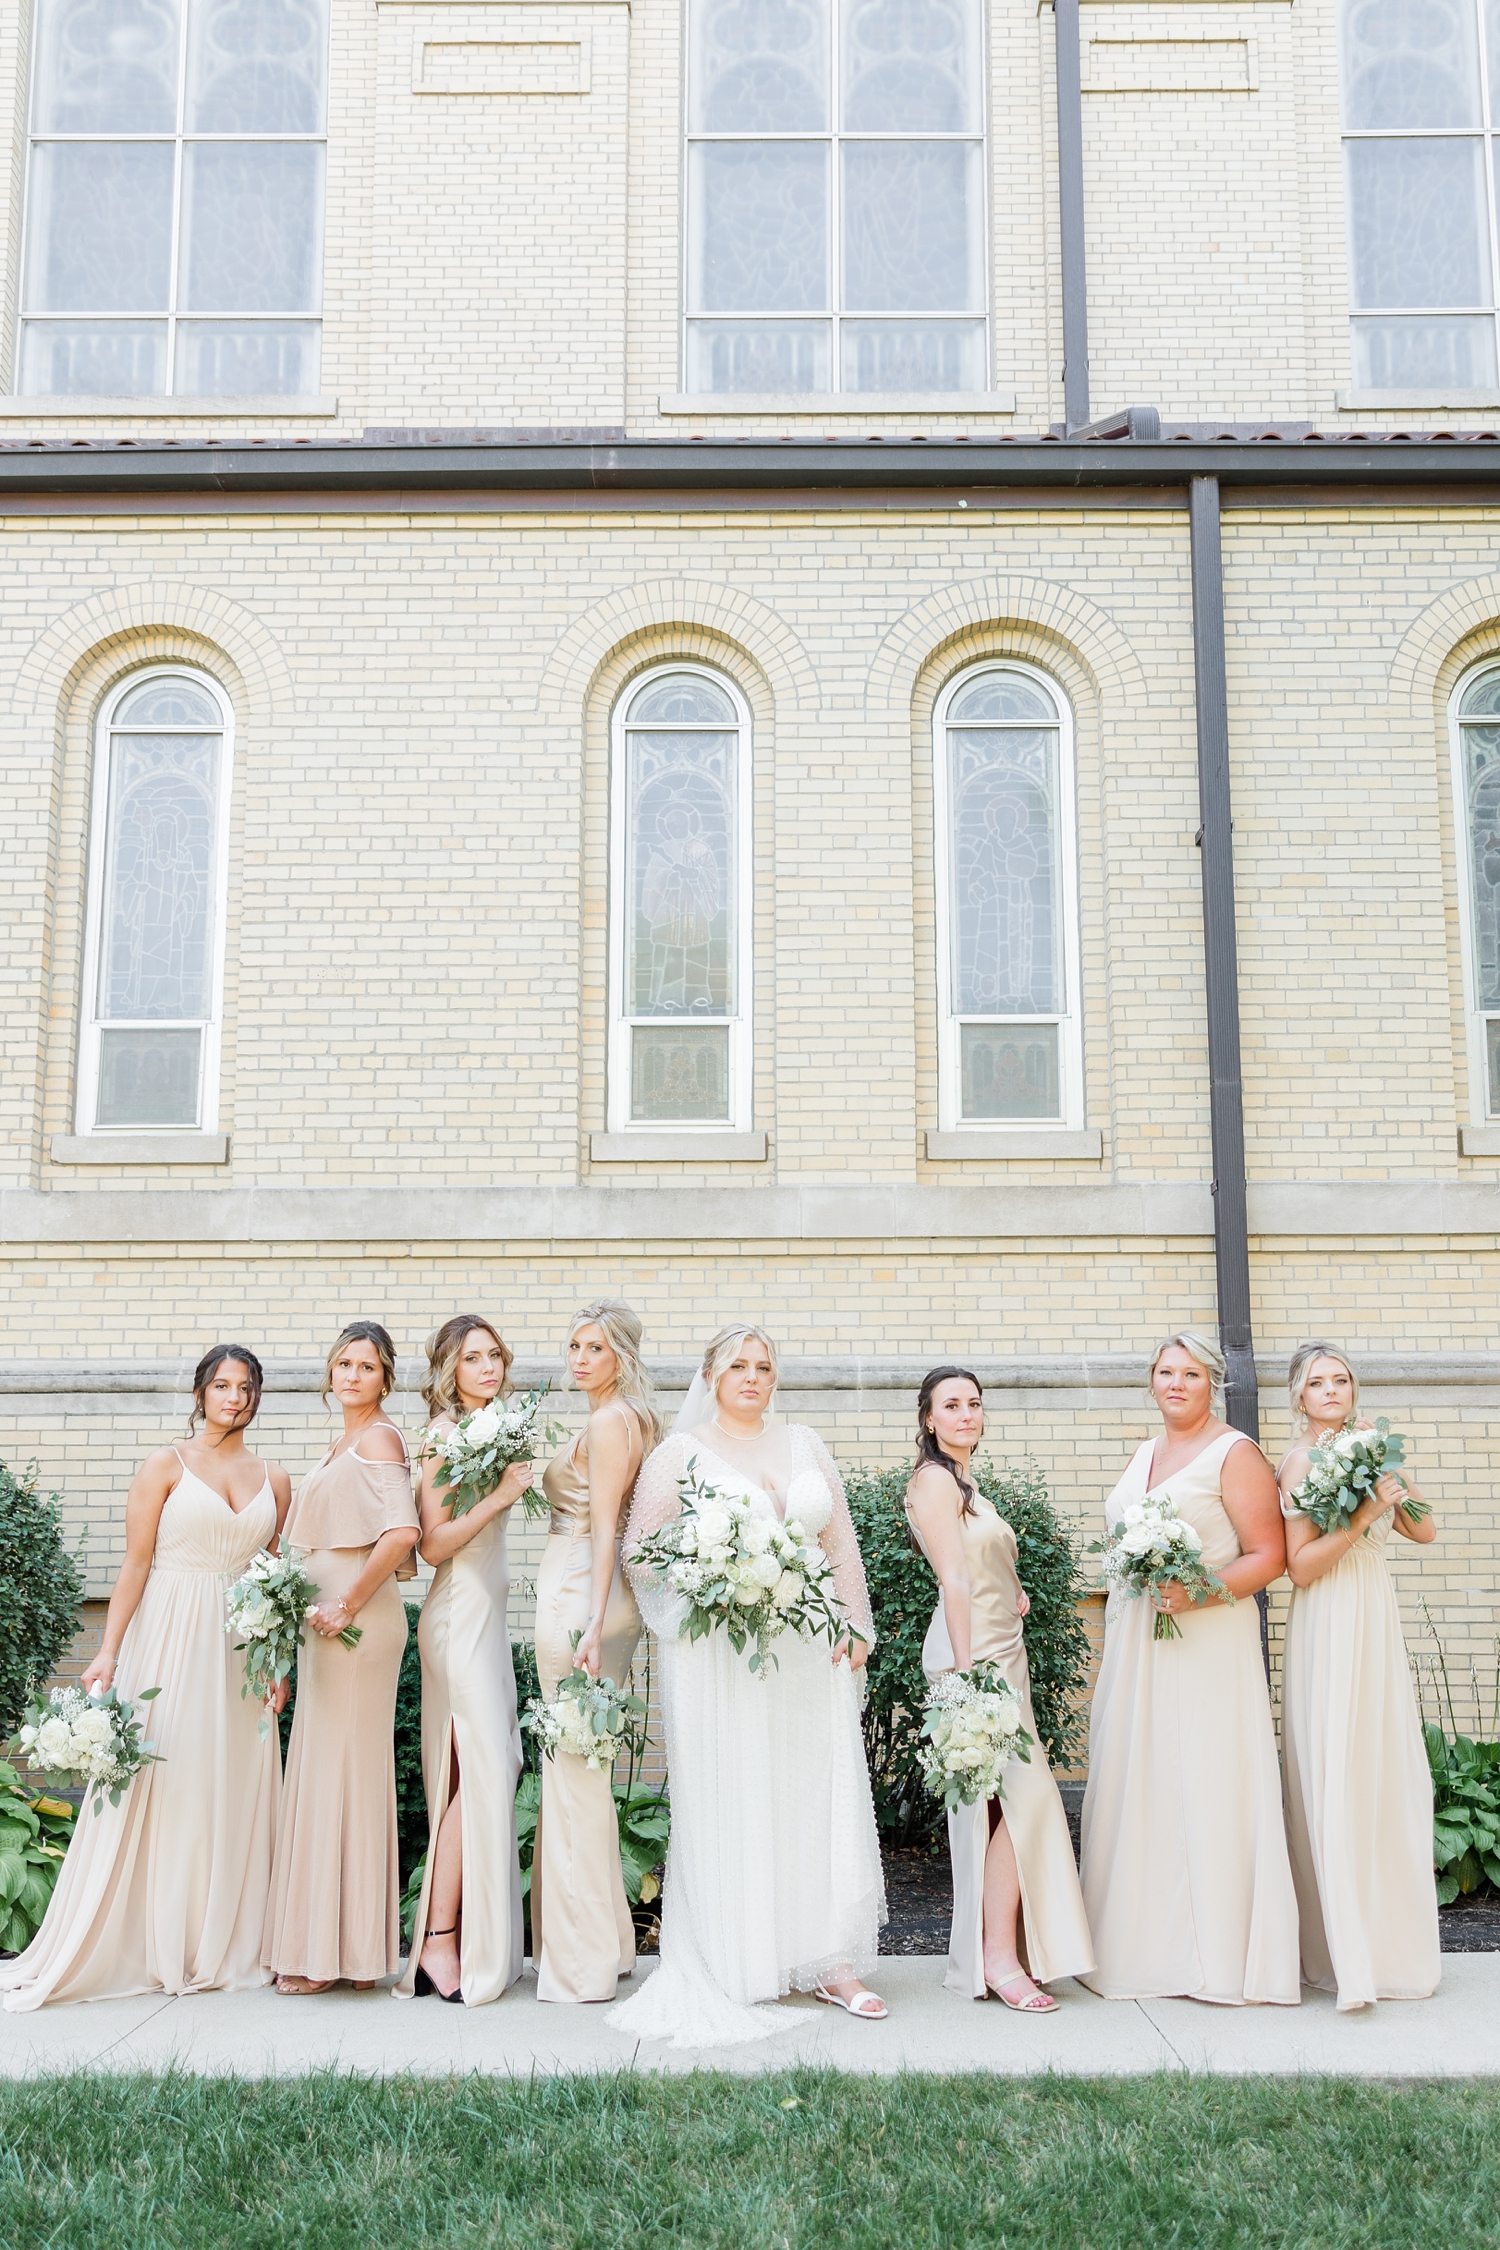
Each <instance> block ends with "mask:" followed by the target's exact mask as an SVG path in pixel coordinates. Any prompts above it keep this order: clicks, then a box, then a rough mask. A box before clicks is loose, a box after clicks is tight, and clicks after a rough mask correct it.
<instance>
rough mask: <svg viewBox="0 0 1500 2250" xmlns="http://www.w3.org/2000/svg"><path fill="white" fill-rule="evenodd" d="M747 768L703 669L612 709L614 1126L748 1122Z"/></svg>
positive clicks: (716, 684)
mask: <svg viewBox="0 0 1500 2250" xmlns="http://www.w3.org/2000/svg"><path fill="white" fill-rule="evenodd" d="M748 761H749V713H748V711H747V710H746V709H745V706H744V704H743V702H742V700H741V698H740V697H739V695H738V693H737V691H736V690H734V689H733V688H732V687H731V686H730V684H729V683H728V681H726V680H725V679H723V678H722V676H721V675H719V674H717V673H714V672H710V671H708V670H706V669H705V668H702V667H696V666H695V667H688V666H678V665H674V666H672V667H671V668H670V669H668V670H664V671H661V672H653V673H651V674H649V675H648V676H647V678H646V679H645V680H644V681H643V682H641V683H640V684H639V685H637V686H636V687H634V688H633V689H632V690H630V691H629V692H628V693H627V694H626V695H625V697H624V698H623V699H622V702H621V705H620V708H619V709H618V711H617V712H616V719H615V744H614V768H615V771H614V838H613V847H614V848H613V853H612V859H613V866H614V892H615V898H616V913H615V945H614V951H615V980H614V981H615V987H616V1010H615V1024H614V1032H613V1039H612V1053H611V1067H610V1110H611V1120H612V1124H613V1125H614V1126H615V1128H616V1129H628V1128H629V1127H631V1126H643V1125H672V1126H680V1125H709V1126H714V1125H716V1126H719V1127H721V1128H725V1127H730V1126H733V1125H735V1124H736V1123H737V1122H739V1121H740V1120H741V1119H742V1118H748V1108H749V1047H748V1026H747V1007H748V1004H747V998H746V984H747V977H748V947H747V944H746V933H745V930H744V928H743V926H742V925H743V921H744V906H745V895H746V891H747V887H748V886H747V879H746V869H745V854H746V850H747V842H748V839H747V834H746V818H745V808H746V801H747V800H746V791H747V783H748V776H749V765H748Z"/></svg>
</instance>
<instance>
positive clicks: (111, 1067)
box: [78, 672, 229, 1133]
mask: <svg viewBox="0 0 1500 2250" xmlns="http://www.w3.org/2000/svg"><path fill="white" fill-rule="evenodd" d="M228 730H229V711H228V706H227V704H226V703H224V702H223V701H222V700H221V698H220V695H219V693H218V690H217V689H216V688H214V687H212V686H211V685H210V683H209V682H208V681H207V680H206V679H204V678H203V677H202V676H201V675H200V674H197V673H192V672H156V673H151V674H149V675H148V676H147V677H146V678H145V679H144V680H142V679H140V678H139V677H137V678H135V679H134V680H131V681H129V682H127V684H126V686H125V687H124V689H123V690H121V691H119V692H117V693H116V694H115V695H113V696H111V697H110V699H109V701H108V702H107V703H106V705H105V708H104V712H103V715H102V716H101V720H100V726H99V738H98V748H97V751H96V754H95V768H94V819H93V836H92V843H91V850H90V883H89V916H88V937H87V948H86V959H85V963H84V1010H83V1027H82V1028H83V1037H82V1043H81V1053H80V1057H79V1074H78V1130H79V1132H80V1133H92V1132H101V1131H102V1132H108V1131H110V1130H111V1129H119V1128H122V1127H124V1128H129V1129H130V1130H132V1131H136V1132H139V1131H141V1130H142V1129H143V1128H149V1127H152V1126H162V1127H176V1128H177V1129H178V1130H181V1129H182V1128H184V1127H187V1128H189V1129H191V1128H193V1127H201V1128H202V1129H204V1130H205V1131H207V1130H211V1129H212V1128H213V1126H214V1125H216V1124H217V1122H218V1052H219V1015H220V995H221V991H222V986H223V977H224V910H225V858H226V852H225V844H226V835H227V815H228V798H229V767H228V756H227V751H228Z"/></svg>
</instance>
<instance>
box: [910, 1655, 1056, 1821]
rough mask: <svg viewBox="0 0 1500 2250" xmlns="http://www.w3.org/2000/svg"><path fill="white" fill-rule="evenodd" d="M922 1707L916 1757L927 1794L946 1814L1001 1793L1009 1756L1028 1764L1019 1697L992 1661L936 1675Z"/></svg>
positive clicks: (1027, 1742) (1028, 1741) (1028, 1742)
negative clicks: (939, 1800)
mask: <svg viewBox="0 0 1500 2250" xmlns="http://www.w3.org/2000/svg"><path fill="white" fill-rule="evenodd" d="M923 1710H924V1716H923V1719H922V1746H921V1748H920V1749H919V1751H918V1752H917V1757H918V1760H919V1762H920V1764H921V1768H922V1778H923V1780H924V1781H925V1782H926V1784H927V1788H928V1790H929V1792H930V1794H931V1795H932V1796H934V1797H941V1798H942V1800H943V1808H944V1810H945V1811H946V1812H957V1811H958V1809H959V1807H960V1805H977V1804H978V1803H979V1801H980V1799H981V1798H983V1797H1000V1796H1003V1795H1004V1790H1003V1788H1002V1787H1001V1776H1002V1774H1003V1773H1004V1772H1005V1769H1006V1767H1007V1766H1008V1765H1009V1764H1010V1761H1011V1759H1012V1758H1020V1759H1021V1760H1023V1762H1024V1763H1025V1764H1027V1765H1030V1763H1031V1736H1030V1735H1029V1734H1028V1733H1027V1732H1026V1729H1025V1728H1024V1727H1023V1726H1022V1724H1021V1698H1020V1697H1019V1696H1018V1695H1017V1693H1016V1691H1015V1689H1014V1688H1013V1687H1012V1686H1011V1684H1010V1682H1009V1680H1007V1679H1005V1678H1004V1677H1003V1676H1002V1675H1001V1674H1000V1673H999V1672H997V1671H995V1669H994V1668H993V1666H992V1665H989V1664H971V1665H970V1666H969V1669H968V1670H967V1671H966V1672H943V1673H940V1674H939V1676H938V1678H937V1679H936V1680H935V1681H934V1682H933V1685H932V1691H931V1693H930V1694H929V1696H928V1698H927V1701H926V1704H925V1705H924V1707H923Z"/></svg>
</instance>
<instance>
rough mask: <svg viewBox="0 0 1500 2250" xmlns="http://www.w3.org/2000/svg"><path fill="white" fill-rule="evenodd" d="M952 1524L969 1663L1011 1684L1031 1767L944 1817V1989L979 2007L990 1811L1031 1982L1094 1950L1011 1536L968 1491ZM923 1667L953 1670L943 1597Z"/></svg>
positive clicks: (1070, 1966) (1084, 1963) (931, 1674)
mask: <svg viewBox="0 0 1500 2250" xmlns="http://www.w3.org/2000/svg"><path fill="white" fill-rule="evenodd" d="M959 1527H960V1530H961V1531H962V1533H963V1542H964V1562H965V1564H966V1566H967V1568H968V1573H969V1604H970V1606H969V1634H970V1655H971V1659H972V1661H973V1662H974V1663H976V1664H981V1663H982V1664H992V1665H993V1666H994V1668H995V1670H996V1671H997V1672H998V1673H999V1674H1000V1675H1001V1677H1002V1678H1004V1679H1007V1680H1009V1682H1010V1684H1011V1686H1012V1687H1013V1688H1014V1689H1015V1691H1016V1694H1017V1695H1018V1696H1019V1697H1020V1700H1021V1709H1022V1711H1023V1712H1024V1714H1025V1720H1024V1723H1025V1727H1026V1731H1027V1733H1028V1734H1029V1735H1030V1736H1031V1745H1032V1747H1031V1761H1030V1763H1029V1764H1024V1763H1023V1762H1022V1761H1021V1759H1019V1758H1013V1759H1012V1760H1011V1762H1010V1764H1009V1765H1008V1766H1007V1767H1006V1769H1005V1792H1004V1796H1003V1798H1002V1799H1001V1801H1000V1803H999V1804H994V1803H993V1800H989V1799H986V1800H984V1801H982V1802H981V1803H979V1804H977V1805H968V1806H964V1807H961V1808H960V1810H959V1811H958V1812H952V1813H949V1815H948V1852H949V1856H950V1858H951V1860H952V1862H953V1928H952V1934H951V1936H950V1937H949V1940H948V1973H947V1975H946V1976H945V1977H944V1979H943V1983H944V1985H945V1987H946V1988H947V1990H948V1991H949V1992H962V1993H963V1994H965V1996H966V1997H967V1998H969V1999H971V2000H983V1999H984V1998H985V1997H986V1993H987V1990H988V1988H987V1986H986V1983H985V1975H984V1859H985V1853H986V1852H987V1851H988V1850H989V1843H990V1836H991V1833H992V1821H991V1812H992V1810H993V1812H994V1814H995V1816H996V1818H997V1819H999V1818H1003V1819H1004V1821H1005V1825H1006V1827H1007V1828H1008V1829H1009V1830H1010V1841H1011V1849H1012V1850H1013V1851H1014V1853H1015V1855H1016V1872H1017V1874H1018V1875H1019V1877H1020V1879H1021V1913H1020V1918H1019V1926H1018V1928H1017V1931H1016V1938H1017V1943H1018V1945H1019V1948H1020V1954H1021V1959H1022V1961H1023V1963H1024V1964H1025V1966H1026V1969H1027V1972H1028V1974H1029V1975H1030V1976H1031V1977H1032V1978H1033V1980H1034V1981H1035V1982H1036V1983H1037V1984H1056V1983H1057V1982H1058V1981H1059V1980H1060V1979H1061V1978H1063V1977H1082V1976H1086V1975H1087V1974H1088V1973H1089V1972H1090V1970H1092V1968H1093V1966H1094V1947H1093V1941H1092V1939H1091V1938H1090V1936H1089V1926H1088V1920H1087V1917H1086V1916H1085V1914H1084V1911H1083V1893H1082V1891H1081V1890H1080V1889H1079V1887H1078V1870H1077V1868H1076V1867H1075V1865H1074V1863H1073V1840H1072V1838H1071V1837H1070V1836H1069V1834H1068V1816H1067V1814H1066V1813H1065V1812H1064V1811H1063V1804H1062V1799H1061V1797H1060V1796H1059V1795H1058V1793H1057V1783H1056V1782H1055V1781H1054V1780H1053V1778H1052V1768H1051V1767H1050V1766H1049V1765H1048V1763H1047V1757H1046V1752H1045V1751H1044V1750H1043V1749H1042V1746H1041V1743H1040V1741H1039V1740H1038V1738H1037V1731H1036V1719H1035V1717H1034V1715H1033V1713H1032V1708H1031V1674H1030V1672H1029V1671H1028V1670H1027V1666H1026V1641H1025V1633H1024V1628H1023V1625H1022V1620H1021V1614H1020V1610H1019V1607H1018V1603H1019V1599H1020V1594H1021V1581H1020V1578H1019V1577H1018V1576H1017V1573H1016V1535H1015V1532H1014V1531H1013V1529H1012V1528H1011V1526H1010V1525H1009V1524H1008V1523H1007V1522H1006V1521H1005V1518H1004V1517H1003V1516H1002V1515H1001V1514H1000V1512H999V1510H998V1509H997V1508H996V1507H995V1506H994V1504H993V1502H992V1501H989V1500H987V1499H986V1498H985V1496H984V1494H983V1493H982V1492H976V1493H975V1495H974V1512H973V1514H972V1515H963V1516H961V1517H960V1518H959ZM913 1528H914V1529H915V1527H913ZM918 1544H919V1545H920V1544H921V1539H920V1534H918ZM923 1552H924V1553H925V1552H926V1550H925V1548H924V1549H923ZM930 1559H931V1558H930V1557H929V1560H930ZM922 1669H923V1671H924V1672H925V1673H926V1674H927V1677H928V1679H929V1680H932V1679H936V1677H937V1675H938V1674H939V1673H940V1672H951V1671H952V1669H953V1644H952V1642H951V1641H950V1640H949V1638H948V1623H947V1619H946V1617H945V1616H944V1613H943V1603H942V1597H941V1596H939V1598H938V1605H937V1608H936V1609H935V1610H934V1611H933V1614H932V1623H931V1624H930V1625H929V1627H928V1628H927V1638H926V1640H925V1641H924V1642H923V1644H922Z"/></svg>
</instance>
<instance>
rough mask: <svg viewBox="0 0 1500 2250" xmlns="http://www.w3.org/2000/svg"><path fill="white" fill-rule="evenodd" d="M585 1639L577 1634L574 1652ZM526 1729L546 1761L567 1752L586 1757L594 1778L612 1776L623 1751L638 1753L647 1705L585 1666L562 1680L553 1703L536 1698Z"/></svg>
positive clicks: (526, 1720) (532, 1704)
mask: <svg viewBox="0 0 1500 2250" xmlns="http://www.w3.org/2000/svg"><path fill="white" fill-rule="evenodd" d="M582 1637H583V1636H582V1634H580V1633H574V1634H573V1636H572V1641H573V1647H574V1649H575V1651H576V1649H577V1647H578V1643H579V1641H580V1640H581V1639H582ZM521 1724H522V1726H523V1727H525V1728H526V1729H527V1730H528V1732H529V1733H531V1734H534V1735H535V1736H536V1738H537V1741H538V1742H539V1743H540V1744H541V1748H542V1754H543V1756H544V1757H548V1758H555V1757H556V1756H557V1754H558V1752H559V1751H563V1752H564V1753H565V1754H566V1755H568V1756H569V1757H574V1758H582V1760H583V1762H584V1764H585V1765H586V1766H587V1767H588V1768H589V1771H590V1772H591V1773H612V1772H613V1771H614V1764H615V1760H616V1758H618V1757H619V1755H620V1752H621V1751H622V1750H625V1749H630V1748H633V1749H634V1750H635V1751H636V1752H637V1754H638V1753H639V1751H640V1749H641V1746H642V1744H643V1742H644V1739H645V1731H646V1706H645V1704H644V1703H643V1702H642V1701H641V1698H640V1697H639V1696H638V1695H626V1694H624V1693H622V1691H621V1690H620V1689H619V1688H617V1687H616V1686H615V1683H614V1681H613V1680H596V1679H594V1678H592V1677H591V1675H590V1674H589V1673H587V1672H585V1671H584V1669H583V1667H582V1665H581V1664H580V1665H576V1666H575V1667H574V1669H573V1670H572V1671H571V1672H569V1673H567V1674H566V1676H565V1677H564V1678H562V1679H560V1680H559V1681H558V1683H557V1693H556V1694H555V1695H554V1696H553V1697H552V1698H551V1700H550V1701H548V1702H543V1701H542V1700H541V1699H540V1698H539V1697H537V1696H533V1697H532V1699H531V1701H530V1702H529V1703H528V1704H527V1706H526V1716H525V1718H524V1719H522V1721H521Z"/></svg>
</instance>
